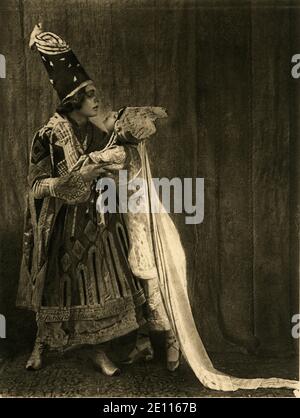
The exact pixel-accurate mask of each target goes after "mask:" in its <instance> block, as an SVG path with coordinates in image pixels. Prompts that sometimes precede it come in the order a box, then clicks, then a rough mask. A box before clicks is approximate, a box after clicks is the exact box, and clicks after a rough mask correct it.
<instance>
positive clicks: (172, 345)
mask: <svg viewBox="0 0 300 418" xmlns="http://www.w3.org/2000/svg"><path fill="white" fill-rule="evenodd" d="M166 352H167V369H168V370H169V371H170V372H174V371H175V370H176V369H178V367H179V365H180V356H181V354H180V347H179V343H178V341H177V339H176V337H175V335H174V334H173V332H172V331H168V332H167V335H166Z"/></svg>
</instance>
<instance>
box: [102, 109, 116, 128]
mask: <svg viewBox="0 0 300 418" xmlns="http://www.w3.org/2000/svg"><path fill="white" fill-rule="evenodd" d="M117 118H118V112H115V111H111V112H109V113H108V114H107V115H106V117H105V118H104V120H103V125H104V126H105V129H106V130H107V132H112V131H113V130H114V126H115V123H116V120H117Z"/></svg>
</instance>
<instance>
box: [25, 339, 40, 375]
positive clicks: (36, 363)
mask: <svg viewBox="0 0 300 418" xmlns="http://www.w3.org/2000/svg"><path fill="white" fill-rule="evenodd" d="M43 351H44V345H43V344H42V343H40V342H36V343H35V344H34V347H33V350H32V353H31V355H30V357H29V359H28V361H27V364H26V370H39V369H41V367H42V354H43Z"/></svg>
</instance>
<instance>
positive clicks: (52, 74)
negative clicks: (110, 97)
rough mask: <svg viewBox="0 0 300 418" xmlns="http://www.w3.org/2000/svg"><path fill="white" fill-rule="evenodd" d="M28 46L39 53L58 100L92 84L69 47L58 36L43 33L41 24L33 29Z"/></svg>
mask: <svg viewBox="0 0 300 418" xmlns="http://www.w3.org/2000/svg"><path fill="white" fill-rule="evenodd" d="M29 46H30V48H32V49H33V48H34V47H36V49H37V50H38V51H39V53H40V55H41V58H42V61H43V63H44V65H45V68H46V70H47V73H48V76H49V80H50V83H51V84H52V85H53V87H54V89H55V90H56V92H57V94H58V96H59V98H60V100H62V101H63V100H65V99H67V98H68V97H70V96H72V95H73V94H75V93H76V92H77V91H78V90H80V89H81V88H83V87H85V86H87V85H89V84H92V83H93V82H92V80H91V78H90V77H89V76H88V74H87V73H86V72H85V70H84V68H83V67H82V65H81V64H80V62H79V61H78V59H77V58H76V56H75V54H74V52H73V51H72V49H71V48H70V47H69V45H68V44H67V43H66V42H65V41H64V40H63V39H62V38H60V37H59V36H58V35H56V34H54V33H52V32H43V30H42V26H41V24H38V25H36V26H35V28H34V29H33V31H32V33H31V36H30V42H29Z"/></svg>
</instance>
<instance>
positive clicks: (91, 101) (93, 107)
mask: <svg viewBox="0 0 300 418" xmlns="http://www.w3.org/2000/svg"><path fill="white" fill-rule="evenodd" d="M98 108H99V100H98V97H97V90H96V87H95V86H94V85H93V84H91V85H89V86H87V87H86V88H85V98H84V100H83V103H82V106H81V109H80V113H81V114H82V115H83V116H86V117H88V118H91V117H93V116H96V115H97V113H98Z"/></svg>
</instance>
